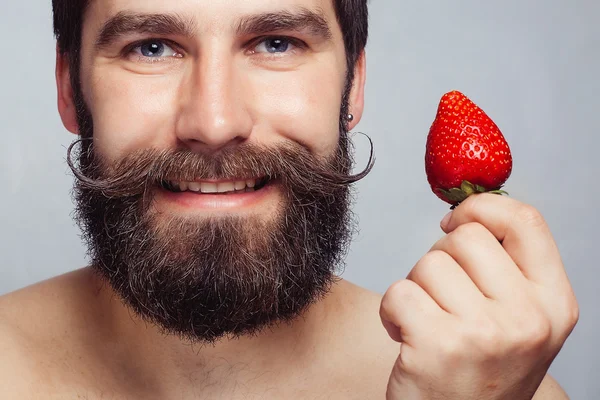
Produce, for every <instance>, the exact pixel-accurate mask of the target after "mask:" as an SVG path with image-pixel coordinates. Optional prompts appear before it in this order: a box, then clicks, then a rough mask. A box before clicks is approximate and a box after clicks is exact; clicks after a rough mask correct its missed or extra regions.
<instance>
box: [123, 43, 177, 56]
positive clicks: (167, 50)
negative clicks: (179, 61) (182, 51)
mask: <svg viewBox="0 0 600 400" xmlns="http://www.w3.org/2000/svg"><path fill="white" fill-rule="evenodd" d="M133 51H134V52H136V53H137V54H140V55H141V56H143V57H148V58H160V57H175V56H177V55H178V54H179V53H177V52H176V51H175V50H173V49H172V48H171V47H170V46H168V45H166V44H165V43H164V42H163V41H160V40H151V41H147V42H144V43H142V44H140V45H138V46H136V47H134V48H133Z"/></svg>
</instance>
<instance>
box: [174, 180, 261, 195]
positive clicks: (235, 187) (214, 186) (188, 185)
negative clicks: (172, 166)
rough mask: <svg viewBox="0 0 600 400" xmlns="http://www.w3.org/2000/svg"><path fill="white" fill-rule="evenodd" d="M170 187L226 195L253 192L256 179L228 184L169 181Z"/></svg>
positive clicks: (184, 190) (185, 190) (183, 190)
mask: <svg viewBox="0 0 600 400" xmlns="http://www.w3.org/2000/svg"><path fill="white" fill-rule="evenodd" d="M171 185H172V187H175V188H179V190H181V191H182V192H187V191H191V192H201V193H228V192H236V191H246V192H247V191H254V187H255V186H256V179H248V180H245V181H229V182H219V183H216V182H185V181H171Z"/></svg>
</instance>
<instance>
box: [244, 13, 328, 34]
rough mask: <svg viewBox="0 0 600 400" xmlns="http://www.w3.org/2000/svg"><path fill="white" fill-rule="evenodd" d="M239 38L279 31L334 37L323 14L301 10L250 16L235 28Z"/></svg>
mask: <svg viewBox="0 0 600 400" xmlns="http://www.w3.org/2000/svg"><path fill="white" fill-rule="evenodd" d="M234 30H235V32H236V34H237V35H238V36H248V35H263V34H266V33H270V32H277V31H294V32H301V31H308V32H309V34H311V35H313V36H316V37H319V38H322V39H324V40H331V38H332V37H333V35H332V33H331V29H330V28H329V24H328V23H327V20H326V19H325V17H324V15H323V13H322V12H321V11H320V10H319V11H312V10H309V9H307V8H300V9H298V10H297V11H294V12H291V11H279V12H271V13H264V14H256V15H250V16H247V17H244V18H242V20H241V21H239V22H238V24H237V26H236V27H235V29H234Z"/></svg>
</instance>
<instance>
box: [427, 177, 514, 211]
mask: <svg viewBox="0 0 600 400" xmlns="http://www.w3.org/2000/svg"><path fill="white" fill-rule="evenodd" d="M438 190H439V191H440V193H442V194H443V195H444V197H445V198H446V199H448V201H449V202H450V203H452V207H450V209H451V210H454V209H455V208H456V207H457V206H458V205H459V204H460V203H462V202H463V201H465V200H466V199H467V197H469V196H471V195H474V194H478V193H492V194H498V195H503V194H506V195H508V193H507V192H505V191H504V190H500V188H497V189H494V190H487V189H486V188H484V187H483V186H481V185H475V184H472V183H471V182H469V181H462V183H461V184H460V187H459V188H451V189H442V188H438Z"/></svg>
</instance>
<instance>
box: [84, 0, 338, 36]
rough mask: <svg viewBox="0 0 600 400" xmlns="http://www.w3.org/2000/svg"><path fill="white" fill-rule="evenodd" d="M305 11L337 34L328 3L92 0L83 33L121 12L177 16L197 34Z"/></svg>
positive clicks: (302, 0)
mask: <svg viewBox="0 0 600 400" xmlns="http://www.w3.org/2000/svg"><path fill="white" fill-rule="evenodd" d="M296 10H309V11H313V12H316V13H318V14H320V15H322V16H323V17H324V19H325V20H326V21H327V22H328V24H329V25H330V27H331V29H332V31H333V33H334V36H338V35H336V33H340V34H341V32H336V31H337V30H339V27H338V26H337V19H336V15H335V10H334V8H333V1H332V0H168V1H165V0H92V1H91V2H90V6H89V8H88V9H87V11H86V15H85V23H84V30H88V31H89V30H92V31H94V30H95V29H99V28H100V27H101V26H102V24H103V23H104V22H105V21H106V20H108V19H109V18H111V17H112V16H114V15H116V14H117V13H120V12H123V11H132V12H140V13H151V14H178V15H179V16H181V17H183V18H185V19H188V20H191V21H193V22H194V23H195V25H196V27H197V28H198V31H199V32H204V33H206V32H213V33H215V32H223V31H229V30H231V29H232V27H233V26H235V23H236V22H237V21H239V20H240V19H241V18H243V17H246V16H248V15H256V14H262V13H271V12H278V11H296Z"/></svg>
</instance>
